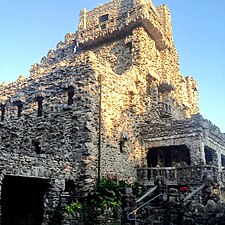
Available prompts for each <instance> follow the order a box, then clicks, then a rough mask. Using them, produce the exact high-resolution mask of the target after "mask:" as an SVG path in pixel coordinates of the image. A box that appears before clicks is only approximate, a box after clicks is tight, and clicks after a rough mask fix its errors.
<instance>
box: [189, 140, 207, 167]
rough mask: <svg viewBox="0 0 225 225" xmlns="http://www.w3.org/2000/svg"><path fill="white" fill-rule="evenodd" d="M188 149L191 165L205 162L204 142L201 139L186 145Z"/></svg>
mask: <svg viewBox="0 0 225 225" xmlns="http://www.w3.org/2000/svg"><path fill="white" fill-rule="evenodd" d="M186 146H187V148H188V149H189V150H190V159H191V165H203V164H205V153H204V144H203V143H202V142H201V141H192V140H190V143H189V144H188V145H186Z"/></svg>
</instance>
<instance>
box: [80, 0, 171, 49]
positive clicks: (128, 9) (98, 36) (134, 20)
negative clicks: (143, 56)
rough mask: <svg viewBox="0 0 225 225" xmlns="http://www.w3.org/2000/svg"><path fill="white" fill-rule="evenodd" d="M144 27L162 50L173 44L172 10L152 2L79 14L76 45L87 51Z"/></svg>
mask: <svg viewBox="0 0 225 225" xmlns="http://www.w3.org/2000/svg"><path fill="white" fill-rule="evenodd" d="M138 26H143V27H144V28H145V29H146V31H147V32H148V34H149V35H150V36H151V38H152V39H153V40H154V41H155V42H156V46H157V48H158V49H159V50H163V49H166V48H167V47H169V46H170V45H171V43H172V31H171V19H170V12H169V9H168V8H167V7H166V6H165V5H163V6H159V7H157V8H156V7H155V6H154V4H153V3H152V1H151V0H113V1H110V2H109V3H106V4H104V5H100V6H98V7H96V8H95V9H93V10H91V11H87V10H86V9H83V10H82V11H81V12H80V19H79V28H78V39H77V43H78V44H79V46H81V47H88V46H90V45H93V44H96V43H98V42H101V41H104V40H106V39H107V40H109V39H111V38H113V37H116V36H122V35H124V34H127V33H130V32H131V31H132V30H133V29H134V28H135V27H138Z"/></svg>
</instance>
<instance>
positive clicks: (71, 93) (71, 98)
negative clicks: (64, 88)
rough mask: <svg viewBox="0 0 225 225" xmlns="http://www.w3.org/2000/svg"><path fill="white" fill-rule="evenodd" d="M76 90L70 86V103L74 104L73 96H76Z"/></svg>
mask: <svg viewBox="0 0 225 225" xmlns="http://www.w3.org/2000/svg"><path fill="white" fill-rule="evenodd" d="M74 94H75V92H74V87H73V86H70V87H69V88H68V105H72V104H73V96H74Z"/></svg>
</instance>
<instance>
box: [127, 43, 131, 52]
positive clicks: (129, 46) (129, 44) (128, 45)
mask: <svg viewBox="0 0 225 225" xmlns="http://www.w3.org/2000/svg"><path fill="white" fill-rule="evenodd" d="M126 47H127V48H128V49H129V51H130V52H132V42H128V43H127V44H126Z"/></svg>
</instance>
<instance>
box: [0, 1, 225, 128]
mask: <svg viewBox="0 0 225 225" xmlns="http://www.w3.org/2000/svg"><path fill="white" fill-rule="evenodd" d="M106 2H108V1H107V0H0V51H1V54H0V83H2V82H3V81H6V82H8V83H9V82H12V81H15V80H16V79H17V77H18V76H19V75H20V74H24V75H25V76H26V77H28V76H29V69H30V66H31V65H32V64H33V63H36V62H39V61H40V59H41V58H42V57H43V56H45V55H46V54H47V52H48V51H49V49H51V48H53V49H54V48H55V46H56V44H57V43H58V42H59V41H63V40H64V35H65V34H66V33H69V32H75V31H76V30H77V25H78V18H79V12H80V10H81V9H82V8H84V7H86V8H87V9H88V10H90V9H92V8H94V7H95V6H97V5H98V4H99V3H100V4H104V3H106ZM153 2H154V4H155V5H156V6H158V5H161V4H166V5H167V6H168V7H169V8H170V10H171V14H172V22H173V37H174V41H175V45H176V47H177V50H178V54H179V58H180V68H181V72H182V74H183V75H184V76H187V75H190V76H193V77H194V78H195V79H196V80H197V82H198V86H199V103H200V112H201V113H202V115H203V116H204V117H205V118H207V119H209V120H211V121H212V122H213V123H214V124H216V125H217V126H219V127H220V128H221V131H222V132H225V0H216V1H212V0H153Z"/></svg>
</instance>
